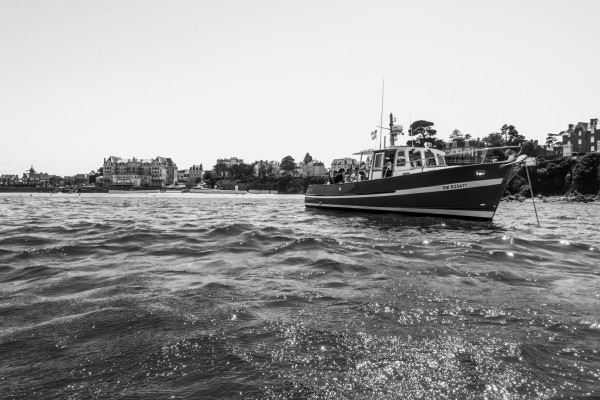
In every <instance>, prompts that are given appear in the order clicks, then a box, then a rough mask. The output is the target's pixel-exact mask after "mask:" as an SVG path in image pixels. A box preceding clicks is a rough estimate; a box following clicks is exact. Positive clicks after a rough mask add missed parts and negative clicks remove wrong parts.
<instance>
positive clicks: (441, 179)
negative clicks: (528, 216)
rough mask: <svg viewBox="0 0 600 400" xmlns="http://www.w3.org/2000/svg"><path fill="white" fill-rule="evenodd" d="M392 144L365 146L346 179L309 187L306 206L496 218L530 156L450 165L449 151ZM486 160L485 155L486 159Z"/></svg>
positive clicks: (485, 218)
mask: <svg viewBox="0 0 600 400" xmlns="http://www.w3.org/2000/svg"><path fill="white" fill-rule="evenodd" d="M390 143H392V146H388V147H384V148H381V149H377V150H365V151H361V152H359V153H356V155H360V156H361V161H362V157H364V156H367V161H366V162H365V163H364V164H363V163H362V162H361V165H362V166H363V167H364V168H363V169H360V168H359V169H355V170H353V171H351V174H348V175H349V176H350V177H351V178H349V179H348V178H346V179H344V181H343V182H336V181H334V182H336V183H331V182H329V183H327V184H320V185H310V186H308V189H307V191H306V195H305V205H306V207H315V208H329V209H343V210H361V211H383V212H398V213H406V214H417V215H436V216H444V217H454V218H466V219H478V220H491V219H492V218H493V217H494V214H495V213H496V210H497V208H498V204H499V203H500V199H501V197H502V194H503V193H504V190H505V188H506V185H507V184H508V182H509V181H510V180H511V179H512V177H513V176H514V175H515V174H516V171H517V168H520V167H521V166H522V164H523V162H524V160H525V158H526V156H525V155H521V156H519V157H516V156H515V155H513V156H511V157H509V159H508V160H507V161H503V162H497V161H495V160H491V161H490V162H481V163H477V164H460V165H448V164H446V159H445V153H444V152H443V151H441V150H437V149H434V148H431V147H430V146H429V143H425V146H423V147H415V146H393V143H394V134H393V132H392V130H390ZM482 160H485V157H482Z"/></svg>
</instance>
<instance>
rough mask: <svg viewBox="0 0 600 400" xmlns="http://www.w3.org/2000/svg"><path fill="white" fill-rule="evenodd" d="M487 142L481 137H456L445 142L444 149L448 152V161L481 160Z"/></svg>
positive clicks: (474, 161)
mask: <svg viewBox="0 0 600 400" xmlns="http://www.w3.org/2000/svg"><path fill="white" fill-rule="evenodd" d="M483 148H485V143H484V142H482V141H480V140H479V139H476V140H475V139H468V140H465V139H455V140H453V141H451V142H445V143H444V145H443V148H442V150H443V151H444V153H446V161H447V162H473V163H476V162H481V157H482V156H483V154H484V152H482V151H480V150H481V149H483Z"/></svg>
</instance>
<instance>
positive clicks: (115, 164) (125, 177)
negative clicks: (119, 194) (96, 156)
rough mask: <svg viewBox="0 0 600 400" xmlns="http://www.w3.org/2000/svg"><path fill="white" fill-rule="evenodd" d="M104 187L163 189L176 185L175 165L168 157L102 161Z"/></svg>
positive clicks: (111, 158)
mask: <svg viewBox="0 0 600 400" xmlns="http://www.w3.org/2000/svg"><path fill="white" fill-rule="evenodd" d="M103 176H104V179H103V184H104V185H105V186H126V187H163V186H168V185H173V184H175V183H177V165H176V164H175V162H174V161H173V160H172V159H170V158H168V157H160V156H159V157H156V158H142V159H137V158H135V157H134V158H131V159H124V158H120V157H115V156H110V157H109V158H105V159H104V165H103Z"/></svg>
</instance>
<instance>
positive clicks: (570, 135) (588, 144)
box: [560, 118, 600, 157]
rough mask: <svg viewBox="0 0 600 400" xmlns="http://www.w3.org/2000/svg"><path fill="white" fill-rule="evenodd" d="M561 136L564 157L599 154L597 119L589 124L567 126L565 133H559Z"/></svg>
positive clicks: (599, 134)
mask: <svg viewBox="0 0 600 400" xmlns="http://www.w3.org/2000/svg"><path fill="white" fill-rule="evenodd" d="M560 136H562V143H563V147H562V151H563V154H562V155H563V156H564V157H571V156H572V155H573V154H584V153H589V152H599V147H600V129H598V118H593V119H591V120H590V123H589V124H588V123H587V122H579V123H578V124H577V125H573V124H569V128H568V129H567V130H566V131H562V132H561V133H560Z"/></svg>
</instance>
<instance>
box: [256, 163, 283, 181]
mask: <svg viewBox="0 0 600 400" xmlns="http://www.w3.org/2000/svg"><path fill="white" fill-rule="evenodd" d="M261 166H264V170H265V173H266V174H267V175H268V176H272V175H278V174H279V171H281V163H280V162H279V161H267V160H260V161H256V162H255V163H254V165H253V166H252V170H253V174H254V176H256V177H258V176H260V169H261Z"/></svg>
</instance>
